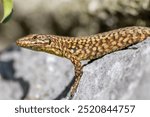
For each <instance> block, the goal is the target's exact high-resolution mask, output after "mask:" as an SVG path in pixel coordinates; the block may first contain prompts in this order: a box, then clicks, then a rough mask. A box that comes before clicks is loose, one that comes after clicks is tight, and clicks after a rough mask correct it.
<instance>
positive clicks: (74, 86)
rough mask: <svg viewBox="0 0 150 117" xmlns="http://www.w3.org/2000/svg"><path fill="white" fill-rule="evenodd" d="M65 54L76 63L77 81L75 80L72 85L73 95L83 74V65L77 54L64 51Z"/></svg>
mask: <svg viewBox="0 0 150 117" xmlns="http://www.w3.org/2000/svg"><path fill="white" fill-rule="evenodd" d="M64 56H65V57H66V58H68V59H70V60H71V62H72V63H73V65H74V70H75V81H74V83H73V85H72V87H71V90H70V96H71V97H72V96H73V95H74V93H75V92H76V90H77V87H78V85H79V82H80V79H81V76H82V74H83V72H82V65H81V62H80V60H78V58H77V57H76V56H74V55H73V54H72V53H70V52H64Z"/></svg>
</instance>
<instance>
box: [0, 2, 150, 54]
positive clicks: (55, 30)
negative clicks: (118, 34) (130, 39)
mask: <svg viewBox="0 0 150 117" xmlns="http://www.w3.org/2000/svg"><path fill="white" fill-rule="evenodd" d="M0 11H1V14H2V8H0ZM13 11H14V12H13V15H12V18H11V19H10V21H9V22H7V23H5V24H0V51H2V50H3V49H4V48H6V47H8V46H10V45H11V44H12V43H13V42H15V40H16V39H18V38H19V37H22V36H24V35H27V34H30V33H43V34H45V33H46V34H57V35H65V36H78V35H90V34H95V33H99V32H104V31H108V30H111V29H114V28H119V27H125V26H131V25H142V26H150V0H59V1H57V0H14V9H13Z"/></svg>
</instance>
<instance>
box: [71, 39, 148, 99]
mask: <svg viewBox="0 0 150 117" xmlns="http://www.w3.org/2000/svg"><path fill="white" fill-rule="evenodd" d="M149 61H150V38H149V39H147V40H145V41H143V42H141V43H139V44H136V45H134V46H131V47H129V48H128V49H125V50H121V51H117V52H114V53H111V54H108V55H106V56H104V57H102V58H100V59H98V60H96V61H94V62H92V63H91V64H89V65H87V66H85V67H84V69H83V73H84V74H83V77H82V79H81V82H80V84H79V87H78V90H77V93H76V94H75V96H74V98H73V99H76V100H77V99H82V100H84V99H86V100H87V99H88V100H99V99H150V62H149Z"/></svg>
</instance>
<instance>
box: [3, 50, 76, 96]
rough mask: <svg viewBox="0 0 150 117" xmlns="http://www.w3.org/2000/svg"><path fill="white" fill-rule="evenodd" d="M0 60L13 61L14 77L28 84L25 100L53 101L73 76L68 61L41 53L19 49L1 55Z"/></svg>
mask: <svg viewBox="0 0 150 117" xmlns="http://www.w3.org/2000/svg"><path fill="white" fill-rule="evenodd" d="M0 60H1V61H10V60H14V61H15V62H14V68H15V70H16V72H15V77H16V78H23V79H24V81H27V82H28V83H29V84H30V89H29V92H28V94H27V97H26V98H25V99H55V98H56V97H57V96H58V95H59V94H60V93H61V92H62V91H63V90H64V89H65V87H66V86H67V85H68V84H69V82H70V81H71V79H72V78H73V76H74V75H73V74H74V72H73V65H72V64H71V62H70V61H69V60H67V59H65V58H60V57H57V56H54V55H50V54H46V53H42V52H35V51H31V50H28V49H21V51H13V52H6V53H3V54H2V55H1V57H0ZM10 89H12V87H11V86H8V89H7V90H8V91H9V90H10ZM5 92H7V91H5ZM1 94H2V93H1ZM1 94H0V97H1V96H2V97H3V95H1Z"/></svg>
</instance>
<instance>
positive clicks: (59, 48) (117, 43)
mask: <svg viewBox="0 0 150 117" xmlns="http://www.w3.org/2000/svg"><path fill="white" fill-rule="evenodd" d="M148 36H150V28H148V27H142V26H130V27H124V28H119V29H114V30H111V31H108V32H103V33H98V34H95V35H90V36H79V37H67V36H58V35H50V34H30V35H27V36H25V37H22V38H20V39H19V40H17V41H16V44H17V45H18V46H21V47H24V48H28V49H31V50H35V51H42V52H47V53H50V54H54V55H57V56H60V57H65V58H67V59H69V60H70V61H71V62H72V63H73V65H74V70H75V81H74V84H73V85H72V87H71V89H70V96H71V97H72V96H73V95H74V93H75V92H76V89H77V87H78V85H79V81H80V79H81V77H82V74H83V70H82V69H83V66H82V65H81V61H82V60H93V59H96V58H100V57H102V56H104V55H106V54H109V53H111V52H114V51H118V50H121V49H124V48H126V47H128V46H130V45H133V44H136V43H138V42H141V41H143V40H144V39H146V38H147V37H148Z"/></svg>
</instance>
